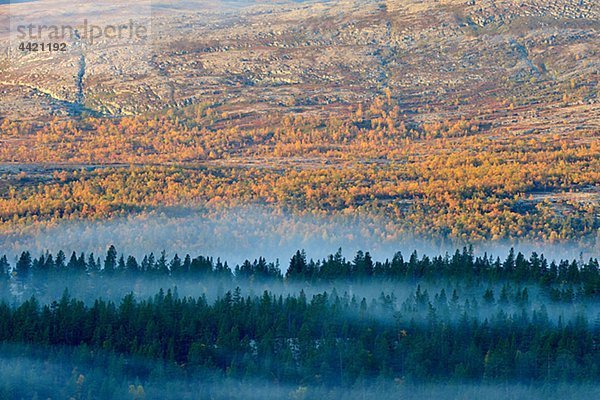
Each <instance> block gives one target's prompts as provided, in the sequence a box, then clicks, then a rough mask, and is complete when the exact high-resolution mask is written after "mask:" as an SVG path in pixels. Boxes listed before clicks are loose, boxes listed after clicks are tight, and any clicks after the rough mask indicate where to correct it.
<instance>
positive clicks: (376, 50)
mask: <svg viewBox="0 0 600 400" xmlns="http://www.w3.org/2000/svg"><path fill="white" fill-rule="evenodd" d="M50 3H53V4H54V3H56V4H55V7H49V4H50ZM105 3H106V2H105ZM142 3H143V2H142ZM89 7H90V8H88V9H85V8H84V9H81V10H80V11H79V12H80V14H76V17H73V16H72V15H69V21H71V20H73V21H80V20H82V18H83V17H90V20H93V21H95V23H97V24H99V25H101V24H103V23H104V24H108V23H117V22H119V23H127V21H129V20H130V19H134V20H135V21H136V23H139V24H141V25H144V26H146V27H148V28H149V30H150V31H151V35H150V37H149V38H147V39H145V40H137V39H134V40H130V41H120V42H118V43H115V41H113V40H110V39H106V38H104V39H102V40H100V41H99V42H98V43H94V44H90V43H89V41H88V42H86V41H85V40H81V41H72V42H70V43H68V48H69V49H68V51H67V52H65V53H60V54H57V53H52V54H48V53H45V54H44V53H41V52H38V53H28V54H27V53H26V54H19V53H18V52H15V51H14V49H11V51H12V53H11V56H10V57H9V59H8V60H6V59H5V60H4V61H3V63H2V64H1V65H2V66H1V67H0V68H1V69H0V71H1V72H0V99H2V101H1V102H0V115H1V116H3V117H9V118H10V117H12V118H28V117H32V118H43V117H49V116H52V115H64V116H67V115H69V114H71V113H73V109H74V108H75V109H78V108H80V109H85V110H88V111H89V112H92V113H97V114H99V115H106V116H119V115H130V114H138V113H145V112H149V111H152V110H159V109H163V108H167V107H177V106H183V105H187V104H193V103H200V102H208V103H211V104H219V105H220V107H221V108H222V109H223V111H224V112H228V113H232V112H239V113H268V112H274V111H278V110H292V111H293V112H295V113H311V112H323V110H325V112H335V109H336V108H344V107H347V106H348V105H352V104H357V103H360V102H362V101H364V100H366V99H370V98H373V97H374V96H375V95H378V94H381V93H383V91H384V90H385V89H386V88H387V89H389V90H390V91H391V93H392V96H393V97H394V98H396V99H397V100H398V102H399V104H400V105H401V108H402V110H403V111H404V112H406V113H413V114H418V116H416V117H415V118H419V119H423V120H427V119H438V118H443V117H448V116H457V115H460V116H464V115H466V116H470V115H476V114H478V115H481V114H484V115H487V114H489V118H490V119H493V120H494V121H496V123H498V124H501V125H508V126H518V127H519V129H521V128H522V129H524V130H527V129H534V128H535V129H544V126H546V125H549V124H550V125H556V121H557V118H558V117H560V116H561V115H563V114H565V112H566V113H567V114H569V116H570V118H571V120H572V121H573V120H575V121H577V124H576V125H577V126H579V127H582V126H585V127H588V128H589V125H590V124H592V125H593V124H597V122H594V119H593V118H589V113H590V112H591V113H593V114H595V115H597V114H598V107H597V105H596V102H597V101H598V100H597V82H598V66H599V62H598V51H599V46H600V40H599V35H598V27H599V20H598V7H596V6H595V5H594V2H593V1H590V0H553V1H541V0H540V1H538V0H522V1H511V0H496V1H492V0H447V1H433V0H423V1H414V0H388V1H381V0H378V1H363V0H360V1H359V0H356V1H352V0H345V1H301V2H298V1H295V2H291V1H281V2H236V1H230V2H220V3H218V2H210V1H188V2H160V3H158V2H154V3H153V4H151V5H150V4H149V3H148V4H142V6H141V8H140V10H141V11H140V12H139V13H137V14H136V13H135V12H133V11H132V10H133V8H131V6H130V7H126V6H125V7H124V8H122V7H117V6H115V7H112V8H111V7H106V5H105V4H104V5H98V6H97V7H102V8H101V10H102V11H99V10H100V9H96V8H94V6H93V5H89ZM50 9H52V10H58V11H53V12H49V11H47V10H50ZM68 9H69V7H68V4H66V3H65V2H64V1H61V0H50V1H43V2H35V1H34V2H28V3H20V4H12V5H11V6H10V7H9V6H8V5H0V10H2V15H3V20H6V19H7V18H6V14H9V16H10V18H8V19H9V20H11V21H12V23H13V27H14V25H15V21H18V20H19V16H20V13H24V14H26V13H32V12H33V13H36V12H37V13H38V14H34V15H38V16H37V18H38V19H39V21H50V22H48V23H60V21H61V16H63V15H65V14H64V13H66V12H67V11H66V10H68ZM7 10H8V12H7ZM61 10H62V11H61ZM61 12H62V13H63V14H61ZM28 15H29V14H28ZM4 26H6V23H4ZM2 32H4V33H3V34H1V33H0V35H2V36H0V38H2V39H3V40H4V42H3V43H4V46H3V47H4V48H6V47H7V45H8V34H7V29H6V27H5V28H4V30H3V31H2ZM13 33H14V32H13ZM13 37H14V35H13ZM11 44H12V45H13V46H14V45H15V40H13V41H12V43H11ZM5 58H6V57H5ZM82 62H83V63H84V67H83V68H84V69H83V70H82ZM79 76H81V79H80V78H79ZM80 92H81V93H80ZM509 105H511V109H512V110H514V112H513V113H510V115H509V114H506V113H505V114H501V115H500V114H498V113H497V111H498V110H499V109H503V110H504V109H506V107H507V106H509ZM565 107H567V109H568V111H564V110H565ZM595 120H596V121H597V118H596V119H595ZM529 125H531V126H529ZM596 127H597V125H596Z"/></svg>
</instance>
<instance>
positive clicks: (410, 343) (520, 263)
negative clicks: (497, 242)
mask: <svg viewBox="0 0 600 400" xmlns="http://www.w3.org/2000/svg"><path fill="white" fill-rule="evenodd" d="M0 268H1V272H2V277H3V278H2V283H1V284H0V288H1V290H2V298H3V299H4V300H3V302H2V303H1V304H0V354H1V355H2V361H3V365H4V366H3V367H2V368H1V369H0V376H3V377H4V378H5V379H2V382H0V398H7V399H14V398H24V399H30V398H74V399H88V398H167V397H168V396H166V395H165V393H164V390H167V389H168V391H169V394H171V395H172V394H173V393H176V394H177V395H176V397H175V398H207V399H208V398H235V396H232V394H231V392H228V393H225V392H220V391H219V390H217V388H218V387H222V386H223V385H226V386H227V387H230V388H232V387H235V385H241V386H239V387H240V389H239V390H240V391H241V390H242V389H241V388H242V387H243V385H245V384H252V387H254V388H256V390H258V388H261V387H262V388H263V389H264V390H265V391H266V392H261V393H262V394H263V395H262V398H266V397H271V396H274V397H278V398H338V396H341V393H346V395H348V393H351V394H352V395H351V396H350V397H352V396H355V397H357V398H367V397H366V396H367V393H369V395H370V396H375V395H376V394H378V393H379V397H374V398H382V397H385V396H384V394H385V395H390V396H392V397H394V396H396V397H398V396H399V397H401V398H402V396H404V397H409V398H410V394H411V393H412V394H415V393H421V392H419V391H418V390H416V389H409V388H421V389H422V390H425V391H424V392H422V395H423V396H429V395H430V396H437V395H435V394H434V392H427V391H426V390H427V389H423V388H427V387H428V386H427V385H442V384H443V385H449V384H453V385H471V386H470V387H477V388H480V389H477V390H482V391H483V392H473V393H472V396H475V397H477V396H485V397H489V396H488V395H486V394H483V393H485V390H488V389H489V387H490V385H491V387H497V386H498V385H500V387H505V388H508V387H511V388H512V389H511V390H513V389H515V388H530V387H535V388H539V390H550V392H552V391H553V390H558V389H556V388H557V387H558V388H561V387H562V388H563V390H565V392H564V394H563V396H562V397H563V398H569V396H573V397H572V398H580V397H579V396H580V395H581V393H580V392H579V390H583V389H582V388H587V389H586V390H589V391H590V392H589V393H593V394H596V393H597V392H598V390H599V388H598V382H599V381H600V307H598V305H599V303H598V300H599V296H600V271H599V266H598V261H597V260H596V259H590V260H588V261H586V262H584V261H582V260H572V261H568V260H562V261H558V262H555V261H549V260H547V259H546V258H544V256H542V255H538V254H535V253H534V254H532V255H531V256H529V257H525V256H524V255H523V254H520V253H518V254H515V252H514V251H512V250H511V251H510V253H509V254H508V255H507V256H506V258H505V259H503V260H501V259H499V258H495V259H494V258H492V257H489V256H486V255H484V256H481V257H476V256H474V255H473V251H472V250H471V249H467V248H465V249H463V250H462V251H457V252H456V253H455V254H453V255H444V256H436V257H433V258H429V257H428V256H422V257H419V256H418V255H417V253H416V252H415V253H413V254H412V255H410V256H409V257H407V259H405V258H404V257H403V256H402V255H401V254H400V253H397V254H396V255H394V257H393V258H392V259H391V260H384V261H375V260H373V259H372V258H371V256H370V254H369V253H368V252H362V251H359V252H357V253H356V255H355V256H354V257H353V258H352V259H351V260H347V259H345V258H344V257H343V255H342V252H341V250H340V251H338V252H337V253H335V254H333V255H330V256H328V257H326V258H325V259H322V260H316V261H315V260H312V259H308V258H307V255H306V254H305V253H304V252H303V251H298V252H296V253H295V254H294V255H293V256H292V257H291V260H290V261H289V264H288V265H287V269H286V268H282V267H281V266H280V265H279V264H278V262H267V261H266V260H265V259H264V258H259V259H257V260H254V261H246V262H244V263H242V264H241V265H237V266H235V267H234V268H230V267H229V266H228V264H227V263H225V262H222V261H221V260H219V259H217V260H214V259H212V258H210V257H202V256H200V257H196V258H191V257H190V256H189V255H186V256H184V257H181V258H180V257H179V256H177V255H175V256H173V257H167V255H166V254H165V252H162V253H160V254H159V255H158V256H155V255H154V254H149V255H146V256H144V257H143V258H142V259H141V260H137V259H136V258H135V257H133V256H125V255H119V254H118V253H117V251H116V249H115V248H114V247H112V246H111V247H110V248H109V249H108V251H107V253H106V254H103V255H102V257H96V256H94V255H93V254H88V255H86V254H83V253H79V254H77V253H73V254H72V255H70V256H69V257H67V256H65V253H63V252H59V253H57V254H56V255H52V254H50V253H45V254H43V255H41V256H39V257H36V258H33V257H32V256H31V254H29V253H28V252H23V253H22V254H21V255H20V256H19V257H18V258H17V259H16V262H14V265H11V263H9V261H8V257H6V256H4V257H1V258H0ZM152 281H154V282H158V283H159V285H160V286H161V287H162V288H161V289H160V290H158V291H157V293H155V294H154V295H152V296H147V297H142V296H140V295H137V294H135V293H134V292H135V290H133V289H131V290H130V293H129V294H126V295H124V296H122V297H121V298H119V299H118V300H113V299H110V298H108V297H109V296H106V295H98V296H96V297H95V298H92V299H90V298H86V299H80V298H77V297H75V296H72V295H71V294H70V293H69V291H70V290H72V288H73V285H79V286H82V287H84V288H86V289H85V290H91V288H93V287H94V286H95V285H99V287H100V293H104V291H105V290H107V288H108V287H109V286H111V285H114V284H115V282H121V283H120V284H121V285H130V286H131V287H132V288H133V287H134V286H136V285H137V286H139V285H140V284H144V283H145V282H152ZM190 281H191V282H204V283H205V284H206V285H218V286H219V287H220V289H219V291H218V293H217V294H215V295H214V296H213V295H209V296H207V295H206V294H199V295H195V296H194V295H192V294H188V293H186V294H180V290H179V288H178V286H177V284H178V282H190ZM67 282H69V283H67ZM102 282H104V283H102ZM257 282H260V284H257ZM50 283H56V284H58V285H60V284H63V288H64V287H69V290H64V293H63V294H62V296H60V295H59V296H57V297H56V298H55V299H54V300H53V301H40V300H39V299H40V294H43V292H44V290H46V291H47V290H48V285H49V284H50ZM253 284H254V285H255V286H253V287H254V289H260V288H265V287H266V288H269V287H272V288H273V290H268V289H267V290H262V291H260V292H257V291H256V290H252V289H249V285H253ZM103 285H104V286H103ZM275 288H278V289H275ZM182 292H183V290H182ZM308 293H310V294H308ZM47 295H48V294H47V293H46V296H47ZM57 360H58V361H57ZM10 366H14V368H13V367H10ZM19 369H22V370H26V371H27V374H33V375H34V376H35V377H40V376H48V379H51V383H49V382H47V381H44V380H39V382H40V383H39V384H33V385H20V384H18V383H16V380H15V379H8V378H6V377H7V376H8V377H10V376H13V375H11V374H15V372H14V371H17V370H19ZM10 371H12V372H10ZM57 371H58V372H57ZM24 374H25V373H24ZM21 378H22V377H21ZM30 380H31V381H36V379H33V378H32V377H30ZM157 382H163V384H157ZM219 382H221V383H219ZM224 382H228V383H227V384H225V383H224ZM253 382H254V383H253ZM256 382H261V383H260V384H257V383H256ZM261 385H262V386H261ZM473 385H477V386H473ZM569 385H574V386H573V387H579V389H577V390H574V389H573V390H571V389H568V388H570V387H571V386H569ZM58 388H60V389H58ZM486 388H488V389H486ZM544 388H545V389H544ZM548 388H551V389H548ZM564 388H567V389H564ZM261 390H262V389H261ZM432 390H433V389H432ZM506 390H508V389H506ZM344 391H346V392H344ZM459 392H460V391H459ZM257 393H258V392H257ZM267 393H268V394H269V395H267ZM403 393H404V394H403ZM427 393H429V394H427ZM461 393H463V394H464V391H463V392H461ZM514 393H519V391H518V390H516V389H515V390H514ZM586 393H587V392H586ZM589 393H588V394H586V396H587V395H589ZM446 394H448V393H446ZM515 395H516V396H517V394H515ZM522 395H523V396H525V397H531V398H533V397H532V396H529V395H527V394H522ZM361 396H362V397H361ZM257 398H261V397H260V396H259V397H257ZM451 398H456V397H451ZM461 398H462V397H461ZM492 398H493V396H492ZM516 398H518V396H517V397H516Z"/></svg>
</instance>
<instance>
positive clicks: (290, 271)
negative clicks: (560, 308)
mask: <svg viewBox="0 0 600 400" xmlns="http://www.w3.org/2000/svg"><path fill="white" fill-rule="evenodd" d="M62 273H68V274H76V273H86V274H90V275H94V274H101V275H119V274H121V275H127V274H130V275H139V274H143V275H144V276H149V277H152V276H166V275H168V276H175V277H176V276H199V277H202V276H212V277H218V278H224V279H229V280H232V281H233V280H236V279H237V280H246V279H250V278H252V279H274V280H279V281H283V280H285V281H289V282H310V283H317V282H331V281H336V280H351V281H352V280H354V281H365V280H369V279H384V280H397V281H412V282H417V281H419V280H428V281H435V280H439V279H447V278H452V279H466V280H478V281H503V280H507V281H515V282H521V283H536V284H539V285H541V286H542V287H543V288H546V289H548V291H549V293H550V294H551V296H552V298H553V299H560V298H564V297H566V298H567V299H568V298H571V297H574V296H575V295H577V296H579V297H586V298H596V299H597V298H598V296H600V267H599V263H598V260H597V259H595V258H590V259H589V260H588V261H587V262H584V261H582V260H560V261H554V260H548V259H547V258H546V257H544V255H543V254H542V255H540V254H537V253H536V252H533V253H532V254H531V256H530V257H526V256H525V255H524V254H522V253H521V252H518V253H515V251H514V250H513V249H511V250H510V251H509V253H508V255H507V256H506V258H505V259H504V260H501V259H500V257H496V258H493V257H492V256H488V255H487V254H484V255H483V256H475V255H474V254H473V250H472V248H467V247H464V248H463V249H462V250H456V252H455V253H454V254H452V255H449V254H446V255H439V256H434V257H429V256H427V255H424V256H422V257H419V256H418V254H417V252H416V251H415V252H413V253H412V254H410V256H409V257H407V258H405V257H404V256H403V255H402V253H401V252H397V253H396V254H394V256H393V257H392V258H391V259H386V260H380V261H377V260H373V258H372V257H371V255H370V253H369V252H363V251H361V250H359V251H357V253H356V255H355V256H354V258H353V259H351V260H348V259H346V258H345V257H344V256H343V255H342V250H341V249H339V250H338V251H337V252H336V253H335V254H331V255H329V256H327V257H325V258H323V259H317V260H314V259H312V258H311V259H308V257H307V255H306V252H305V251H304V250H298V251H297V252H296V253H295V254H294V255H293V256H292V257H291V259H290V261H289V264H288V267H287V270H285V271H284V270H283V268H282V267H281V266H280V265H279V261H276V262H268V261H267V260H266V259H265V258H264V257H259V258H258V259H256V260H254V261H253V262H251V261H250V260H246V261H245V262H243V263H242V264H240V265H236V266H235V267H234V268H231V267H230V266H229V265H228V263H227V262H226V261H225V262H224V261H221V259H219V258H217V259H216V260H215V259H214V258H213V257H205V256H197V257H194V258H192V257H191V256H190V255H189V254H186V255H185V256H184V257H183V258H181V257H180V256H179V255H177V254H175V255H174V256H172V257H167V254H166V252H165V251H162V252H161V253H160V254H159V255H155V254H154V253H150V254H147V255H145V256H144V257H143V258H142V259H141V260H138V259H137V258H136V257H135V256H133V255H127V256H126V255H124V254H120V255H119V254H118V252H117V250H116V248H115V246H112V245H111V246H110V247H109V248H108V250H107V252H106V254H105V255H104V256H103V257H102V258H101V257H99V256H95V255H94V254H93V253H89V254H87V255H86V254H85V253H84V252H81V253H79V254H77V253H76V252H72V253H71V255H70V257H67V256H66V255H65V253H64V252H63V251H59V252H58V253H57V254H56V255H53V254H52V253H49V252H46V253H44V254H41V255H40V256H38V257H35V258H34V257H32V255H31V253H30V252H29V251H24V252H22V253H21V255H20V256H19V257H18V259H17V260H16V262H15V264H14V266H12V265H11V264H10V263H9V261H8V257H7V256H2V257H0V274H1V275H2V276H4V277H5V279H8V278H11V277H12V279H17V280H24V279H27V278H28V277H31V276H45V275H53V274H62Z"/></svg>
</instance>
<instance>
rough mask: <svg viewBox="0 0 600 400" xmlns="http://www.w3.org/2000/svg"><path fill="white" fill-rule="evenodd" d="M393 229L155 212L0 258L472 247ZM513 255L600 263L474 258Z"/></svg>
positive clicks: (564, 254) (88, 225)
mask: <svg viewBox="0 0 600 400" xmlns="http://www.w3.org/2000/svg"><path fill="white" fill-rule="evenodd" d="M399 236H400V235H398V233H397V231H395V228H394V227H393V226H391V227H386V226H385V224H383V223H382V222H380V221H377V220H374V219H372V218H369V217H366V216H352V217H350V216H348V217H342V216H336V217H331V218H325V217H316V216H306V217H299V216H295V215H291V214H286V213H281V212H278V211H274V210H272V209H269V208H264V207H258V206H249V207H245V208H237V209H230V210H227V211H223V212H201V211H196V212H194V211H185V212H183V211H182V212H173V211H165V212H153V213H148V214H140V215H134V216H129V217H126V218H121V219H115V220H111V221H94V222H89V221H85V222H83V221H82V222H58V223H56V224H54V225H52V226H49V227H44V228H39V230H38V231H35V232H32V231H24V232H14V233H12V234H4V235H0V254H8V255H9V257H11V259H12V260H14V257H15V256H16V255H18V254H20V253H21V252H22V251H24V250H28V251H30V252H31V254H32V256H37V255H39V254H41V253H42V252H43V251H46V250H49V251H50V252H52V253H54V254H56V252H57V251H58V250H63V251H64V252H65V254H70V253H71V252H72V251H76V252H78V253H79V252H82V251H83V252H85V253H90V252H94V254H97V255H102V254H105V252H106V250H107V249H108V247H109V246H110V245H111V244H114V245H116V246H117V248H118V250H119V251H120V252H123V253H125V254H132V255H134V256H136V257H137V256H141V255H143V254H148V253H150V252H154V253H155V254H158V253H160V251H161V250H166V252H167V255H170V256H173V255H174V254H175V253H178V254H179V255H180V256H181V255H184V254H186V253H188V254H190V255H191V256H192V257H195V256H197V255H205V256H212V257H215V258H217V257H220V258H221V259H222V260H226V261H228V262H229V264H230V265H235V264H238V263H241V262H243V261H244V260H246V259H255V258H258V257H259V256H263V257H265V258H267V259H269V260H275V259H279V260H280V261H281V262H282V264H284V263H287V261H288V260H289V258H290V257H291V255H292V254H293V253H294V252H295V251H296V250H298V249H305V250H306V252H307V254H309V256H310V257H312V258H315V259H316V258H323V257H325V256H326V255H328V254H331V253H334V252H335V251H336V250H337V249H338V248H340V247H341V248H342V249H343V251H344V254H346V256H348V257H351V256H352V255H353V254H354V253H355V252H356V251H357V250H364V251H369V252H370V253H371V255H372V256H373V257H374V258H376V259H385V258H390V259H391V258H392V257H393V255H394V253H395V252H397V251H401V252H402V253H403V254H405V255H409V254H410V253H412V252H413V251H414V250H417V251H418V253H419V254H420V255H423V254H427V255H429V256H433V255H439V254H444V253H445V252H450V254H452V253H454V251H455V250H456V249H457V248H460V247H462V246H464V245H465V243H461V242H458V241H454V242H453V241H450V240H446V241H443V240H424V239H419V238H414V237H409V236H408V235H402V236H401V238H399ZM510 247H514V248H515V250H516V251H521V252H522V253H523V254H526V255H529V254H531V252H532V251H536V252H537V253H538V254H539V253H542V254H544V255H545V256H546V258H547V259H579V258H581V257H582V258H583V259H586V260H587V259H588V258H589V257H598V255H599V254H600V251H599V250H600V249H599V248H598V245H596V246H583V245H578V244H575V243H565V244H554V245H551V244H542V243H532V242H527V241H521V242H520V243H508V242H482V243H475V244H474V250H475V251H474V253H475V255H481V254H483V253H484V252H487V253H488V254H493V255H494V256H499V257H501V258H504V257H505V256H506V254H508V250H509V249H510Z"/></svg>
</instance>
